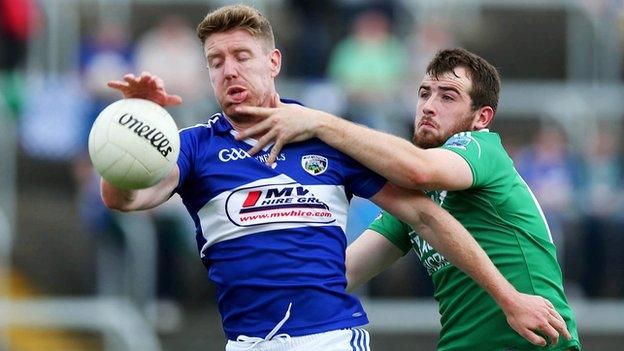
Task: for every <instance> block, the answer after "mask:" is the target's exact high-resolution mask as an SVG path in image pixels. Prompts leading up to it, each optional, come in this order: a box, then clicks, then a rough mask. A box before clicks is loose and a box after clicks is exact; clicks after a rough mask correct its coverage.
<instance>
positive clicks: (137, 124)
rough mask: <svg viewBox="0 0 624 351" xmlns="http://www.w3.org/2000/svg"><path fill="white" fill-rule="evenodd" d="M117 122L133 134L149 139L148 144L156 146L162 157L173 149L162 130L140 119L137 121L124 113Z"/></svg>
mask: <svg viewBox="0 0 624 351" xmlns="http://www.w3.org/2000/svg"><path fill="white" fill-rule="evenodd" d="M117 122H119V124H121V125H122V126H124V127H128V129H129V130H131V131H132V132H133V133H134V134H136V135H138V136H140V137H143V138H145V139H147V141H149V142H150V144H152V146H153V147H154V148H156V150H158V152H160V154H161V155H163V156H164V157H167V155H169V153H170V152H171V151H173V148H172V147H171V146H169V144H170V142H169V139H167V137H166V136H165V134H163V132H161V131H159V130H158V129H156V128H155V127H152V126H150V125H148V124H146V123H143V122H142V121H139V120H138V119H136V118H134V116H132V115H131V114H129V113H124V114H123V115H121V117H119V120H118V121H117Z"/></svg>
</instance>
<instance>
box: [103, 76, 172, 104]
mask: <svg viewBox="0 0 624 351" xmlns="http://www.w3.org/2000/svg"><path fill="white" fill-rule="evenodd" d="M107 85H108V86H109V87H111V88H113V89H115V90H119V91H120V92H121V93H122V94H123V97H124V99H132V98H136V99H145V100H150V101H152V102H155V103H157V104H159V105H160V106H176V105H180V104H181V103H182V98H181V97H180V96H178V95H169V94H167V92H166V91H165V83H164V82H163V80H162V79H161V78H160V77H158V76H155V75H152V74H150V73H149V72H145V71H144V72H143V73H141V75H140V76H139V77H135V76H134V74H126V75H125V76H123V81H119V80H113V81H110V82H108V84H107Z"/></svg>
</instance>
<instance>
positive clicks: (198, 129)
mask: <svg viewBox="0 0 624 351" xmlns="http://www.w3.org/2000/svg"><path fill="white" fill-rule="evenodd" d="M221 119H223V116H222V114H221V113H215V114H214V115H212V116H210V117H209V118H208V119H207V120H206V122H204V123H198V124H195V125H192V126H189V127H184V128H182V129H180V130H179V131H178V132H179V133H180V138H193V137H197V136H199V135H202V134H211V132H212V131H213V129H214V126H215V125H216V124H217V123H219V122H220V121H221Z"/></svg>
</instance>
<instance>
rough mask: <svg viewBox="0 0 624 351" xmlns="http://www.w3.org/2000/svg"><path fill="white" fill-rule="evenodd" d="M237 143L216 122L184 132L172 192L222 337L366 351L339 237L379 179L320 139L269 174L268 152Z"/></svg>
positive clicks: (292, 147)
mask: <svg viewBox="0 0 624 351" xmlns="http://www.w3.org/2000/svg"><path fill="white" fill-rule="evenodd" d="M235 135H236V131H235V130H234V129H233V128H232V125H231V124H230V122H229V121H228V120H227V118H226V117H225V116H224V115H223V114H221V113H218V114H215V115H213V116H212V117H211V118H210V119H209V120H208V122H207V123H205V124H199V125H196V126H193V127H190V128H186V129H182V130H181V131H180V156H179V158H178V167H179V169H180V181H179V185H178V187H177V188H176V192H177V193H179V194H180V196H181V197H182V200H183V203H184V205H185V206H186V208H187V210H188V212H189V213H190V215H191V217H192V218H193V221H194V222H195V226H196V240H197V247H198V249H199V252H200V256H201V259H202V262H203V264H204V266H205V267H206V269H207V270H208V276H209V278H210V280H211V281H213V282H214V283H215V284H216V286H217V300H218V306H219V312H220V313H221V318H222V322H223V329H224V331H225V334H226V337H227V338H228V339H229V340H230V342H232V341H235V340H239V341H242V342H243V344H246V343H247V342H258V341H264V340H266V339H272V338H275V339H282V338H283V337H284V336H287V338H293V339H295V340H296V339H297V337H301V338H306V337H312V336H313V335H317V334H318V335H323V333H325V334H328V333H327V332H331V333H333V334H332V337H333V336H335V335H337V334H336V333H338V334H340V333H342V334H345V333H346V334H345V335H344V337H343V339H345V338H346V341H345V343H346V346H348V347H350V348H342V349H340V350H344V349H347V350H367V349H368V334H367V333H366V332H365V331H363V330H360V329H357V328H355V327H357V326H361V325H364V324H367V323H368V319H367V317H366V313H365V312H364V310H363V308H362V305H361V304H360V302H359V301H358V299H357V298H355V297H353V296H351V295H349V294H347V293H346V292H345V286H346V278H345V265H344V262H345V249H346V245H347V242H346V236H345V233H344V229H345V226H346V221H347V211H348V206H349V200H350V198H351V197H352V196H353V195H357V196H360V197H364V198H369V197H371V196H373V195H374V194H376V193H377V192H378V191H379V190H380V189H381V188H382V187H383V185H384V184H385V182H386V181H385V179H383V178H381V177H380V176H378V175H377V174H375V173H373V172H371V171H370V170H368V169H366V168H365V167H363V166H362V165H360V164H359V163H357V162H356V161H355V160H353V159H351V158H350V157H348V156H346V155H345V154H343V153H341V152H340V151H337V150H335V149H333V148H331V147H330V146H328V145H327V144H325V143H323V142H322V141H320V140H318V139H313V140H309V141H306V142H301V143H293V144H289V145H286V146H285V147H284V148H283V149H282V151H281V153H280V155H279V157H278V158H277V162H276V163H275V164H274V165H273V166H272V167H269V166H267V165H266V164H265V161H266V159H267V158H268V148H265V150H263V151H262V152H261V153H259V154H258V155H255V156H250V155H249V154H248V153H247V152H246V151H247V150H249V149H250V148H251V146H253V145H254V143H255V141H254V140H252V139H248V140H242V141H238V140H236V139H235ZM352 328H353V329H352ZM341 329H344V330H343V331H341ZM278 333H279V334H278ZM331 333H330V334H331ZM328 349H329V348H328ZM232 350H234V348H232ZM276 350H277V349H276ZM336 350H338V349H336Z"/></svg>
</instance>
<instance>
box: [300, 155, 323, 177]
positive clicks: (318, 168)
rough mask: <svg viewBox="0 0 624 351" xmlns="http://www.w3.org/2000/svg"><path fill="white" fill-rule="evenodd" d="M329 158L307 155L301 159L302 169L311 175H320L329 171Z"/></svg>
mask: <svg viewBox="0 0 624 351" xmlns="http://www.w3.org/2000/svg"><path fill="white" fill-rule="evenodd" d="M327 165H328V162H327V158H325V157H323V156H319V155H305V156H303V157H302V158H301V167H303V169H304V170H305V171H306V172H308V173H310V174H311V175H314V176H316V175H320V174H323V173H324V172H325V171H326V170H327Z"/></svg>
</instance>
